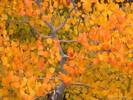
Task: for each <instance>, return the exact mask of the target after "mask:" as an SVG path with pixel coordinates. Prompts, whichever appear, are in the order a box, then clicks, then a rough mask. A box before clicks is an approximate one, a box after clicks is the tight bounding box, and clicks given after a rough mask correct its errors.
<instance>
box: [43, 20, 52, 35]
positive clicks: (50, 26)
mask: <svg viewBox="0 0 133 100" xmlns="http://www.w3.org/2000/svg"><path fill="white" fill-rule="evenodd" d="M43 22H44V23H45V24H47V25H48V26H49V28H50V29H51V31H52V32H54V31H55V28H54V26H53V25H52V24H51V23H49V22H47V21H45V20H44V21H43Z"/></svg>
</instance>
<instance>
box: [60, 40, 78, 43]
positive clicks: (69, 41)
mask: <svg viewBox="0 0 133 100" xmlns="http://www.w3.org/2000/svg"><path fill="white" fill-rule="evenodd" d="M60 42H67V43H71V42H78V41H77V40H60Z"/></svg>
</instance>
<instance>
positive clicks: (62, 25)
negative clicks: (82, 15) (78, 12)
mask: <svg viewBox="0 0 133 100" xmlns="http://www.w3.org/2000/svg"><path fill="white" fill-rule="evenodd" d="M75 8H76V6H74V7H73V8H72V9H71V10H70V11H69V12H68V15H67V16H66V17H65V20H64V22H62V23H61V25H60V26H58V27H57V28H56V29H55V31H56V32H57V31H58V30H60V29H61V28H62V27H64V26H65V24H66V22H67V20H68V18H69V17H70V14H71V13H72V11H73V10H74V9H75Z"/></svg>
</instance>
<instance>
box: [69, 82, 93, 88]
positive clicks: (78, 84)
mask: <svg viewBox="0 0 133 100" xmlns="http://www.w3.org/2000/svg"><path fill="white" fill-rule="evenodd" d="M70 85H77V86H85V87H87V88H89V87H90V86H89V85H88V84H84V83H72V84H70Z"/></svg>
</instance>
